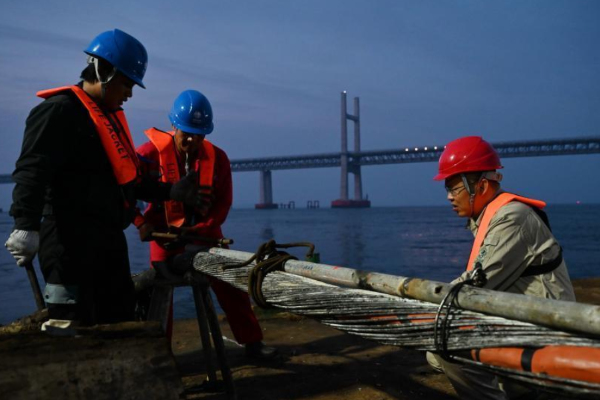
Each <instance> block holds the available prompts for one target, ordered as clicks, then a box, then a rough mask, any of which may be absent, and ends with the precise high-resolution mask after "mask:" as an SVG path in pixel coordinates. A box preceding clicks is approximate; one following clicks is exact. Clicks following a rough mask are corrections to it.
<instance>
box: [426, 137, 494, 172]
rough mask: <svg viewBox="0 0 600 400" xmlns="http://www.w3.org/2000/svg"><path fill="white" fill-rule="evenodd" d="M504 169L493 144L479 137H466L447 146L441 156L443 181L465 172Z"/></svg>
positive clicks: (440, 170)
mask: <svg viewBox="0 0 600 400" xmlns="http://www.w3.org/2000/svg"><path fill="white" fill-rule="evenodd" d="M500 168H503V167H502V164H500V157H498V153H496V150H494V148H493V147H492V145H491V144H489V143H488V142H486V141H485V140H483V139H482V138H481V137H479V136H465V137H462V138H460V139H456V140H453V141H452V142H450V143H448V144H447V145H446V148H445V149H444V152H443V153H442V155H441V156H440V161H439V169H438V174H437V175H436V176H435V177H434V178H433V179H435V180H436V181H441V180H444V179H446V178H449V177H451V176H452V175H456V174H462V173H465V172H476V171H492V170H496V169H500Z"/></svg>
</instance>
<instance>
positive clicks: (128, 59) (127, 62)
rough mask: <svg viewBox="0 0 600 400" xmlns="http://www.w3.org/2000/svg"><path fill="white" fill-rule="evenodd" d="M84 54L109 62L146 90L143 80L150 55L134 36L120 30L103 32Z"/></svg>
mask: <svg viewBox="0 0 600 400" xmlns="http://www.w3.org/2000/svg"><path fill="white" fill-rule="evenodd" d="M84 52H85V53H86V54H89V55H90V56H93V57H98V58H101V59H103V60H105V61H108V62H109V63H110V64H111V65H112V66H113V67H115V68H116V69H117V70H118V71H119V72H121V73H122V74H123V75H125V76H126V77H128V78H129V79H131V80H132V81H134V82H135V83H137V84H138V85H139V86H141V87H143V88H144V89H145V88H146V87H145V86H144V83H143V82H142V79H144V74H146V67H147V66H148V53H147V52H146V48H145V47H144V45H143V44H142V43H140V41H139V40H137V39H136V38H134V37H133V36H131V35H129V34H127V33H125V32H123V31H121V30H119V29H115V30H113V31H107V32H103V33H101V34H99V35H98V36H96V37H95V38H94V39H93V40H92V42H91V43H90V44H89V46H88V47H87V48H86V49H85V50H84Z"/></svg>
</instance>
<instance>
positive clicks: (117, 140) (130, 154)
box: [37, 85, 139, 185]
mask: <svg viewBox="0 0 600 400" xmlns="http://www.w3.org/2000/svg"><path fill="white" fill-rule="evenodd" d="M67 90H71V91H72V92H73V93H75V95H76V96H77V98H78V99H79V100H80V101H81V103H82V104H83V105H84V107H85V108H86V109H87V110H88V112H89V114H90V118H91V119H92V121H93V122H94V126H95V127H96V132H98V136H99V137H100V141H101V142H102V147H104V151H105V152H106V155H107V156H108V160H109V161H110V165H111V166H112V170H113V173H114V175H115V178H116V179H117V182H118V183H119V185H124V184H126V183H129V182H132V181H134V180H135V179H136V178H137V177H138V176H139V160H138V158H137V156H136V154H135V150H134V147H133V140H132V139H131V134H130V133H129V126H128V125H127V120H126V119H125V114H124V113H123V110H119V111H116V112H114V113H110V114H108V115H106V114H105V113H104V112H103V111H102V110H101V109H100V107H98V104H96V102H95V101H94V100H93V99H92V98H91V97H90V96H88V94H87V93H86V92H85V91H84V90H83V89H81V88H80V87H79V86H75V85H73V86H63V87H59V88H55V89H48V90H42V91H39V92H37V96H38V97H41V98H44V99H47V98H48V97H51V96H54V95H55V94H58V93H60V92H64V91H67ZM113 124H118V125H119V126H115V125H113ZM120 133H121V134H120Z"/></svg>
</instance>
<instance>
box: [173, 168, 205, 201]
mask: <svg viewBox="0 0 600 400" xmlns="http://www.w3.org/2000/svg"><path fill="white" fill-rule="evenodd" d="M169 197H170V198H171V200H176V201H181V202H182V203H183V204H185V205H186V206H190V207H196V206H201V205H202V197H201V192H200V188H199V187H198V173H197V172H192V173H189V174H187V175H186V176H185V177H184V178H183V179H181V180H180V181H179V182H176V183H174V184H173V186H171V191H170V192H169Z"/></svg>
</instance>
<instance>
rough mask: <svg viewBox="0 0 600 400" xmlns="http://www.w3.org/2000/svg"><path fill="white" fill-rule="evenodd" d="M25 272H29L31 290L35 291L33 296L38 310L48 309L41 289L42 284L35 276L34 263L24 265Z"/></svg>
mask: <svg viewBox="0 0 600 400" xmlns="http://www.w3.org/2000/svg"><path fill="white" fill-rule="evenodd" d="M24 267H25V271H27V277H28V278H29V283H30V284H31V290H32V291H33V296H34V297H35V304H36V306H37V309H38V310H42V309H44V308H46V303H44V296H42V290H41V289H40V284H39V283H38V280H37V275H36V274H35V269H34V268H33V263H31V262H28V263H27V264H25V265H24Z"/></svg>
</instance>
